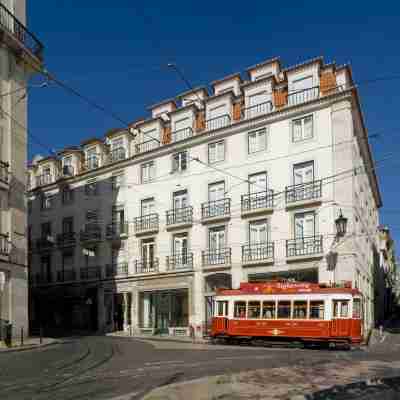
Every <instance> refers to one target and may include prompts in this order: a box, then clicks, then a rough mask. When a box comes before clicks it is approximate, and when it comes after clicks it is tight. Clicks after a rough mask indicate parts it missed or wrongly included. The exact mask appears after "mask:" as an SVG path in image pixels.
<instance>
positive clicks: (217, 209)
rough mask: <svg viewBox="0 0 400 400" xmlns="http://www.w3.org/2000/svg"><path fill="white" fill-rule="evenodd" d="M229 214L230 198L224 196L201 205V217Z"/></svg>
mask: <svg viewBox="0 0 400 400" xmlns="http://www.w3.org/2000/svg"><path fill="white" fill-rule="evenodd" d="M230 214H231V199H230V198H224V199H220V200H215V201H208V202H207V203H203V204H202V205H201V217H202V219H206V218H213V217H221V216H222V217H223V216H229V215H230Z"/></svg>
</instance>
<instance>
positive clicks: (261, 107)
mask: <svg viewBox="0 0 400 400" xmlns="http://www.w3.org/2000/svg"><path fill="white" fill-rule="evenodd" d="M272 111H273V106H272V102H271V101H266V102H264V103H260V104H255V105H254V106H250V107H246V108H244V109H243V111H242V112H243V118H245V119H249V118H254V117H257V116H258V115H262V114H268V113H270V112H272Z"/></svg>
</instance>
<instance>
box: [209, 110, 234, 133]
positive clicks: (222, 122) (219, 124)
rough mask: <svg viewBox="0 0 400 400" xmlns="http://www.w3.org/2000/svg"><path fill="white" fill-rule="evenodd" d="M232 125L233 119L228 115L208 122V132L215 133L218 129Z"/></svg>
mask: <svg viewBox="0 0 400 400" xmlns="http://www.w3.org/2000/svg"><path fill="white" fill-rule="evenodd" d="M230 124H231V117H230V116H229V115H228V114H225V115H221V116H219V117H214V118H210V119H207V120H206V130H207V131H214V130H216V129H221V128H225V127H226V126H229V125H230Z"/></svg>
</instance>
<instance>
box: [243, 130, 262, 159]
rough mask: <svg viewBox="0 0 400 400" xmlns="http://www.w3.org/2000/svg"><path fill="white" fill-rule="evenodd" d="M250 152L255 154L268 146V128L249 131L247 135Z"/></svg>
mask: <svg viewBox="0 0 400 400" xmlns="http://www.w3.org/2000/svg"><path fill="white" fill-rule="evenodd" d="M247 146H248V153H249V154H253V153H257V152H259V151H263V150H266V148H267V130H266V128H263V129H259V130H257V131H253V132H249V133H248V135H247Z"/></svg>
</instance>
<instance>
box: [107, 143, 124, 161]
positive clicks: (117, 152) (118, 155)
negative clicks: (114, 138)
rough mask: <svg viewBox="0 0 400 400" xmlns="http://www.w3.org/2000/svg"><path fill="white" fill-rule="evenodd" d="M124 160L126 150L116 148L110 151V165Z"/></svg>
mask: <svg viewBox="0 0 400 400" xmlns="http://www.w3.org/2000/svg"><path fill="white" fill-rule="evenodd" d="M125 159H126V150H125V149H124V148H123V147H118V148H116V149H113V150H111V151H110V163H115V162H118V161H122V160H125Z"/></svg>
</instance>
